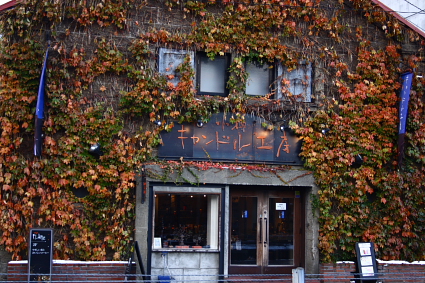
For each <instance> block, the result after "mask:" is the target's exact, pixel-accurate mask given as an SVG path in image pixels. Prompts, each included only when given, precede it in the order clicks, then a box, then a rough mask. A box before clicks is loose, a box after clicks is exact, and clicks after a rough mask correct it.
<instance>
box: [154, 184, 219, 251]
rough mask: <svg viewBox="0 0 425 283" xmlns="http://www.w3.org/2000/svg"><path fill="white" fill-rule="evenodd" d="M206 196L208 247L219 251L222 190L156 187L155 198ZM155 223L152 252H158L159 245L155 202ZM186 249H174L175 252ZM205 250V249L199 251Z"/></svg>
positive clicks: (212, 188)
mask: <svg viewBox="0 0 425 283" xmlns="http://www.w3.org/2000/svg"><path fill="white" fill-rule="evenodd" d="M167 193H170V194H179V193H180V194H204V195H207V198H208V200H207V201H208V207H207V245H208V246H209V248H208V250H219V231H220V217H221V216H220V199H221V197H222V195H221V188H214V187H184V186H183V187H173V186H154V187H153V194H154V197H155V195H156V194H167ZM153 205H154V207H153V208H152V209H153V212H154V213H153V221H152V231H151V232H152V238H153V239H154V241H152V250H158V249H161V248H158V246H157V245H155V238H154V236H155V218H156V217H157V215H156V211H157V208H156V207H155V201H154V203H153ZM176 250H181V251H184V250H185V249H173V251H176ZM197 250H204V249H197Z"/></svg>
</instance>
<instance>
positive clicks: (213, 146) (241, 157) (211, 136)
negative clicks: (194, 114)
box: [158, 113, 302, 165]
mask: <svg viewBox="0 0 425 283" xmlns="http://www.w3.org/2000/svg"><path fill="white" fill-rule="evenodd" d="M229 120H230V116H229V115H225V114H223V113H219V114H215V115H213V116H212V117H211V119H210V121H209V122H208V123H203V125H202V127H198V126H199V125H198V126H197V125H196V123H193V124H189V123H184V124H178V123H175V125H174V128H173V129H172V130H171V131H170V132H166V131H164V132H162V133H161V140H162V144H161V145H160V146H159V148H158V157H160V158H165V159H171V160H178V159H181V158H184V159H185V160H205V161H229V162H256V163H259V162H263V163H268V164H287V165H302V160H301V158H300V156H299V154H300V152H301V140H300V139H299V138H298V137H297V136H296V135H295V134H294V133H293V132H292V131H291V130H290V129H285V130H283V131H281V130H280V129H277V128H279V127H277V128H276V127H275V128H274V129H272V130H268V129H265V128H264V127H263V126H262V122H261V119H259V118H257V117H255V116H247V117H246V118H245V121H244V122H243V123H236V124H232V123H230V122H229Z"/></svg>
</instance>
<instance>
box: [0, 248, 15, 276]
mask: <svg viewBox="0 0 425 283" xmlns="http://www.w3.org/2000/svg"><path fill="white" fill-rule="evenodd" d="M10 260H12V256H11V255H10V254H9V253H8V252H6V251H5V250H4V249H3V247H0V274H2V273H3V274H4V273H7V263H8V262H9V261H10ZM2 280H6V278H5V276H2V275H0V281H2Z"/></svg>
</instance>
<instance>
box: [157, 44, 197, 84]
mask: <svg viewBox="0 0 425 283" xmlns="http://www.w3.org/2000/svg"><path fill="white" fill-rule="evenodd" d="M187 55H189V56H190V57H191V58H192V60H191V65H192V68H193V69H194V68H195V60H194V53H193V52H192V51H186V50H174V49H167V48H160V49H159V58H158V71H159V72H160V73H161V74H164V75H167V78H168V81H169V82H171V83H172V84H173V85H174V86H177V84H178V83H179V81H180V80H179V77H178V74H177V73H176V69H177V67H178V66H179V65H181V64H182V63H183V62H184V59H185V58H186V56H187Z"/></svg>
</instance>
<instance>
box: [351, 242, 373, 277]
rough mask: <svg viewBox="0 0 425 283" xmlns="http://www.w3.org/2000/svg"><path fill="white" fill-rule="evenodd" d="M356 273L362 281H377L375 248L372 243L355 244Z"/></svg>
mask: <svg viewBox="0 0 425 283" xmlns="http://www.w3.org/2000/svg"><path fill="white" fill-rule="evenodd" d="M356 252H357V273H358V276H357V277H359V278H361V279H362V282H363V281H370V282H374V281H376V279H378V268H377V266H376V257H375V248H374V245H373V243H356Z"/></svg>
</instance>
